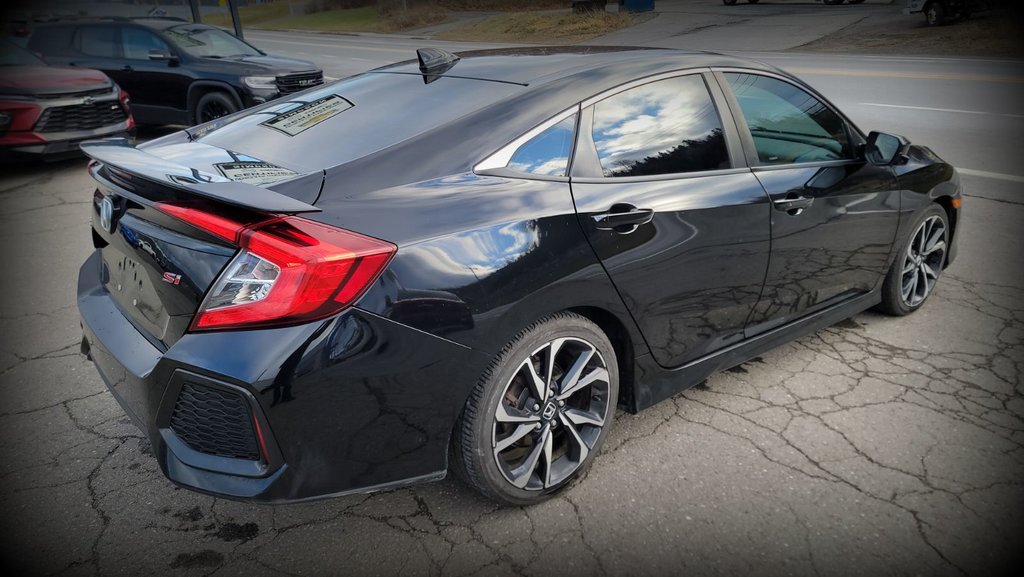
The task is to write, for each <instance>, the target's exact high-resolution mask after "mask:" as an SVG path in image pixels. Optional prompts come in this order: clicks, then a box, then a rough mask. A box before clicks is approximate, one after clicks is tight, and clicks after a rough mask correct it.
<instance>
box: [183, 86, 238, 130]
mask: <svg viewBox="0 0 1024 577" xmlns="http://www.w3.org/2000/svg"><path fill="white" fill-rule="evenodd" d="M237 111H238V106H236V105H235V101H234V100H232V99H231V97H230V96H228V95H227V94H225V93H224V92H207V93H206V94H204V95H202V96H201V97H200V98H199V102H196V107H195V110H194V111H193V112H192V122H193V123H194V124H202V123H204V122H209V121H211V120H214V119H216V118H220V117H221V116H227V115H229V114H231V113H232V112H237Z"/></svg>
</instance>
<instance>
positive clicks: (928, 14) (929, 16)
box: [924, 0, 946, 26]
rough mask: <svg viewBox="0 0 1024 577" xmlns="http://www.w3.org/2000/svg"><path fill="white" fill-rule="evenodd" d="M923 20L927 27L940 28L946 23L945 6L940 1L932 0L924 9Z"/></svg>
mask: <svg viewBox="0 0 1024 577" xmlns="http://www.w3.org/2000/svg"><path fill="white" fill-rule="evenodd" d="M924 18H925V20H926V21H927V22H928V25H929V26H942V25H943V24H945V23H946V6H945V4H944V3H943V2H942V1H941V0H932V1H931V2H929V3H928V5H927V6H925V7H924Z"/></svg>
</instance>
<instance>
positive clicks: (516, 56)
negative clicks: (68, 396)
mask: <svg viewBox="0 0 1024 577" xmlns="http://www.w3.org/2000/svg"><path fill="white" fill-rule="evenodd" d="M83 148H84V150H85V152H86V153H87V154H88V155H89V156H90V157H92V159H93V161H92V163H91V164H90V169H89V170H90V172H91V174H92V176H93V177H94V178H95V180H96V181H97V183H98V186H97V189H96V191H95V193H94V200H95V202H94V205H93V215H92V241H93V243H94V244H95V247H96V250H95V252H94V253H93V254H92V256H90V257H89V259H88V260H87V261H86V262H85V264H84V265H83V266H82V269H81V273H80V277H79V284H78V306H79V309H80V311H81V315H82V327H83V329H84V338H83V342H82V345H83V351H85V353H86V354H88V355H89V356H90V357H91V359H92V360H93V361H94V362H95V364H96V366H97V368H98V369H99V372H100V374H101V375H102V377H103V379H104V380H105V381H106V383H107V385H108V386H109V388H110V390H111V391H112V393H113V394H114V396H115V397H116V398H117V400H118V401H119V402H120V403H121V405H123V407H124V409H125V410H126V411H127V413H128V414H129V415H130V416H131V417H132V418H133V419H134V420H135V421H136V422H137V424H138V426H140V427H141V428H142V429H143V430H144V431H145V432H146V433H147V434H148V436H149V438H150V440H151V441H152V444H153V447H154V453H155V455H156V458H157V459H158V460H159V463H160V466H161V468H162V469H163V471H164V472H165V473H166V475H167V476H168V477H169V478H170V479H171V480H172V481H174V482H175V483H177V484H179V485H182V486H185V487H188V488H190V489H194V490H198V491H202V492H205V493H210V494H214V495H221V496H225V497H231V498H236V499H244V500H252V501H260V502H287V501H296V500H302V499H309V498H314V497H323V496H329V495H341V494H346V493H353V492H362V491H370V490H379V489H385V488H390V487H396V486H401V485H405V484H410V483H417V482H423V481H430V480H436V479H440V478H442V477H444V476H445V475H446V473H447V472H448V470H449V469H453V470H454V471H455V472H456V473H458V474H460V476H461V477H463V478H464V479H465V480H466V481H467V483H468V484H469V485H471V486H473V487H475V488H476V489H478V490H479V491H481V492H483V493H484V494H485V495H487V496H489V497H491V498H493V499H496V500H498V501H501V502H504V503H511V504H529V503H534V502H538V501H541V500H543V499H545V498H548V497H550V496H552V495H553V494H554V493H556V492H557V491H559V490H560V489H563V488H565V487H566V486H567V485H568V484H569V483H570V482H571V481H572V480H573V479H574V478H576V477H577V476H578V475H579V474H580V473H581V472H582V471H583V470H585V468H586V467H587V466H588V465H589V464H590V462H591V461H592V460H593V459H594V456H595V455H596V454H597V452H598V450H599V449H600V447H601V444H602V441H603V440H604V438H605V437H606V435H607V434H608V431H609V428H610V427H611V425H612V423H613V420H614V414H615V410H616V408H617V407H619V408H622V409H624V410H626V411H631V412H634V411H639V410H641V409H643V408H645V407H649V406H651V405H653V404H655V403H657V402H659V401H662V400H664V399H666V398H669V397H671V396H672V395H675V394H676V393H678V392H680V391H682V390H684V389H686V388H687V387H690V386H692V385H694V384H697V383H699V382H701V381H702V380H704V379H706V378H707V377H708V376H709V375H710V374H711V373H713V372H714V371H717V370H721V369H725V368H728V367H731V366H734V365H737V364H739V363H741V362H743V361H745V360H748V359H750V358H751V357H753V356H755V355H757V354H759V353H761V352H763V351H765V350H767V349H769V348H771V347H773V346H776V345H778V344H780V343H783V342H785V341H789V340H791V339H794V338H797V337H799V336H801V335H805V334H807V333H810V332H812V331H815V330H817V329H820V328H822V327H825V326H827V325H829V324H831V323H835V322H837V321H839V320H841V319H844V318H846V317H849V316H851V315H853V314H855V313H858V312H860V311H863V310H865V309H867V308H870V307H878V308H880V309H881V310H882V311H884V312H887V313H890V314H895V315H903V314H907V313H910V312H913V311H914V310H916V309H918V308H920V307H921V306H922V305H923V303H924V302H925V301H926V299H927V298H928V296H929V294H931V292H932V291H933V288H934V286H935V283H936V280H937V278H938V276H939V275H940V274H941V273H942V271H943V269H944V268H945V267H946V266H948V264H949V263H950V262H951V261H952V260H953V258H954V256H955V247H956V244H955V240H956V232H957V225H958V222H959V215H960V203H961V192H960V184H959V178H958V176H957V173H956V171H955V170H954V169H953V167H952V166H950V165H949V164H947V163H945V162H943V161H942V160H941V159H940V158H938V157H937V156H936V155H935V154H934V153H932V152H931V151H930V150H929V149H927V148H924V147H922V146H915V145H911V144H910V143H908V142H906V141H905V140H904V139H902V138H901V137H898V136H893V135H889V134H885V133H875V132H872V133H870V134H868V135H865V134H864V133H862V132H861V131H860V130H859V129H858V128H857V127H856V126H854V125H853V123H851V122H850V121H849V120H848V119H847V118H846V117H845V116H843V114H842V113H841V112H839V111H838V110H837V109H836V108H835V107H834V106H832V105H831V104H830V103H829V102H828V101H827V100H825V99H824V98H822V97H821V96H820V95H819V94H817V93H816V92H815V91H814V90H812V89H811V88H809V87H808V86H806V85H805V84H803V83H802V82H800V81H799V80H797V79H795V78H793V77H792V76H789V75H787V74H785V73H783V72H781V71H779V70H777V69H774V68H771V67H769V66H766V65H763V64H759V63H755V62H751V61H748V60H742V59H737V58H733V57H728V56H722V55H716V54H705V53H691V52H681V51H674V50H661V49H629V48H568V49H565V48H558V49H514V50H504V51H484V52H468V53H463V54H461V58H460V56H456V55H454V54H450V53H445V52H440V51H432V50H421V51H420V52H419V58H418V59H417V60H412V61H409V62H403V63H399V64H395V65H392V66H387V67H384V68H380V69H377V70H373V71H370V72H368V73H365V74H361V75H358V76H355V77H352V78H349V79H346V80H343V81H339V82H335V83H332V84H329V85H324V86H321V87H317V88H315V89H312V90H306V91H303V92H300V93H296V94H293V95H289V96H287V97H284V98H282V99H279V100H276V101H273V102H269V103H267V104H264V105H261V106H259V107H257V108H254V109H251V110H247V111H242V112H239V113H236V114H233V115H231V116H227V117H224V118H220V119H217V120H215V121H213V122H211V123H207V124H203V125H199V126H197V127H194V128H191V129H188V130H185V131H181V132H177V133H174V134H171V135H168V136H165V137H163V138H160V139H158V140H154V141H151V142H149V143H147V144H145V145H142V146H140V147H138V148H132V147H131V146H129V145H128V143H127V142H125V141H119V140H103V141H94V142H92V143H90V144H87V145H85V146H83Z"/></svg>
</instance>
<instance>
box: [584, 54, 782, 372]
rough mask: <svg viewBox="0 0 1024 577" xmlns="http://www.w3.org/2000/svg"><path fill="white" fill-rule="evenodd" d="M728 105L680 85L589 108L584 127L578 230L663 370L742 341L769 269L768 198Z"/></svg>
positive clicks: (691, 81)
mask: <svg viewBox="0 0 1024 577" xmlns="http://www.w3.org/2000/svg"><path fill="white" fill-rule="evenodd" d="M709 78H710V79H711V83H710V84H709V83H708V82H707V80H708V79H709ZM721 97H722V94H721V92H720V89H719V88H718V86H717V84H716V83H715V82H714V80H713V78H712V77H710V76H707V77H706V76H705V75H704V74H702V73H699V72H695V73H686V74H684V73H679V74H676V75H668V76H667V77H659V78H657V79H652V80H647V81H641V82H640V83H633V84H630V85H625V86H624V87H620V88H618V89H616V90H615V91H612V92H611V93H608V94H605V95H602V96H600V97H598V98H597V99H595V101H591V102H585V103H584V108H583V113H582V115H581V122H580V130H579V136H578V144H577V152H576V156H575V159H574V161H573V168H572V180H571V186H572V193H573V198H574V200H575V202H576V210H577V213H578V219H579V222H580V225H581V226H582V228H583V231H584V233H585V234H586V236H587V238H588V240H589V241H590V244H591V245H592V246H593V248H594V250H595V251H596V253H597V256H598V257H599V258H600V259H601V262H602V263H603V264H604V267H605V269H606V270H607V271H608V274H609V275H610V277H611V279H612V281H613V282H614V284H615V286H616V288H617V289H618V291H619V293H620V295H621V296H622V298H623V300H624V302H625V304H626V306H627V307H628V308H629V310H630V312H631V313H632V315H633V317H634V319H635V320H636V322H637V324H638V325H639V326H640V329H641V331H642V332H643V335H644V337H645V338H646V339H647V343H648V344H649V345H650V348H651V351H652V353H653V355H654V357H655V359H656V360H657V362H658V363H659V364H661V365H663V366H667V367H674V366H679V365H683V364H685V363H687V362H688V361H691V360H694V359H696V358H698V357H700V356H703V355H705V354H708V353H710V352H713V351H714V350H716V349H719V348H722V347H724V346H727V345H729V344H732V343H735V342H737V341H739V340H741V339H742V338H743V328H744V325H745V323H746V320H747V318H748V316H749V315H750V313H751V311H752V309H753V308H754V305H755V304H756V303H757V301H758V297H759V296H760V293H761V287H762V284H763V281H764V275H765V270H766V268H767V266H768V256H769V240H770V229H769V223H770V220H769V219H770V214H769V212H770V209H769V204H768V198H767V196H766V195H765V193H764V190H763V189H762V188H761V185H760V184H759V183H758V181H757V179H756V178H755V177H754V175H753V174H751V172H750V170H749V169H748V168H746V167H745V165H744V161H743V157H742V152H741V150H740V148H739V145H738V143H737V141H738V137H737V133H736V131H735V127H734V125H733V124H732V123H731V118H730V117H729V116H727V115H726V116H725V117H723V115H722V114H720V107H721V103H722V100H721Z"/></svg>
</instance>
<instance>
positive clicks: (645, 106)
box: [593, 74, 730, 177]
mask: <svg viewBox="0 0 1024 577" xmlns="http://www.w3.org/2000/svg"><path fill="white" fill-rule="evenodd" d="M593 136H594V144H595V145H596V147H597V155H598V158H599V159H600V161H601V169H602V171H603V172H604V175H605V176H608V177H618V176H647V175H656V174H679V173H685V172H696V171H703V170H717V169H722V168H729V166H730V164H729V153H728V149H727V148H726V145H725V136H724V135H723V133H722V120H721V118H719V116H718V111H717V110H716V109H715V105H714V102H712V100H711V95H710V94H709V93H708V89H707V86H706V85H705V84H704V79H703V78H702V77H701V76H700V75H696V74H694V75H689V76H679V77H676V78H669V79H666V80H660V81H657V82H651V83H650V84H644V85H643V86H638V87H636V88H631V89H629V90H626V91H624V92H620V93H618V94H616V95H614V96H610V97H608V98H606V99H604V100H602V101H601V102H598V103H597V104H595V105H594V127H593Z"/></svg>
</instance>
